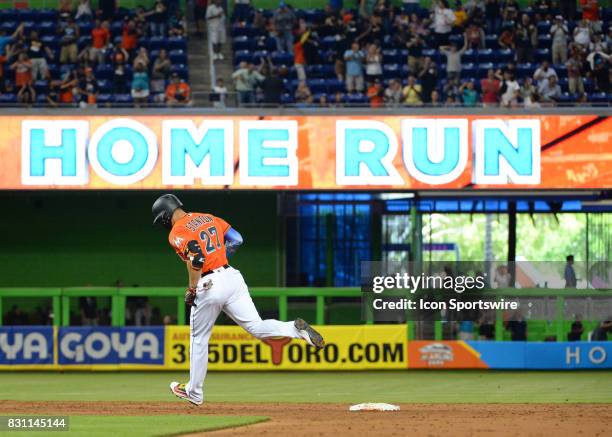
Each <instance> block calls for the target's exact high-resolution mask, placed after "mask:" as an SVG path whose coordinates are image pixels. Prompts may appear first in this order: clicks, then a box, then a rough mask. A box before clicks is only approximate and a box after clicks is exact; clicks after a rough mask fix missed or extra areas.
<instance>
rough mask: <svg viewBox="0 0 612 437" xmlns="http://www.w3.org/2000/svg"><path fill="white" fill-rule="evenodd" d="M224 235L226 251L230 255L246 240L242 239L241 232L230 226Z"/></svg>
mask: <svg viewBox="0 0 612 437" xmlns="http://www.w3.org/2000/svg"><path fill="white" fill-rule="evenodd" d="M224 237H225V248H226V253H227V256H228V257H229V256H230V255H233V254H234V252H236V249H238V246H240V245H241V244H242V243H243V242H244V240H243V239H242V235H240V232H238V231H237V230H236V229H234V228H229V229H228V230H227V231H226V232H225V234H224Z"/></svg>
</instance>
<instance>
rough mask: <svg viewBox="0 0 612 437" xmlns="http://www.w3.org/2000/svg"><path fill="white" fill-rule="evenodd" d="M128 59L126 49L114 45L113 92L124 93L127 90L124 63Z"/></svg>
mask: <svg viewBox="0 0 612 437" xmlns="http://www.w3.org/2000/svg"><path fill="white" fill-rule="evenodd" d="M128 59H129V55H128V53H127V50H125V49H124V48H122V47H115V51H114V52H113V55H112V62H113V93H115V94H124V93H126V92H127V71H126V69H125V65H126V63H127V61H128Z"/></svg>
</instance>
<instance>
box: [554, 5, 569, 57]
mask: <svg viewBox="0 0 612 437" xmlns="http://www.w3.org/2000/svg"><path fill="white" fill-rule="evenodd" d="M568 35H569V31H568V30H567V24H566V23H565V22H564V21H563V17H562V16H561V15H557V16H556V17H555V22H554V23H553V25H552V26H550V36H551V37H552V46H551V50H552V62H553V64H565V62H566V61H567V38H568Z"/></svg>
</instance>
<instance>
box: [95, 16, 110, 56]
mask: <svg viewBox="0 0 612 437" xmlns="http://www.w3.org/2000/svg"><path fill="white" fill-rule="evenodd" d="M110 37H111V33H110V30H109V26H108V21H105V22H103V23H101V22H100V20H96V25H95V27H94V28H93V29H92V30H91V43H92V44H91V46H92V52H93V56H95V58H96V60H97V62H98V64H103V63H104V55H105V51H106V47H107V46H108V44H109V43H110Z"/></svg>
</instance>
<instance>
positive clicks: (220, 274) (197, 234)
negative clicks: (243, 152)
mask: <svg viewBox="0 0 612 437" xmlns="http://www.w3.org/2000/svg"><path fill="white" fill-rule="evenodd" d="M151 210H152V213H153V223H154V224H159V225H161V226H163V227H164V228H166V229H168V230H169V231H170V233H169V235H168V242H169V243H170V245H171V246H172V248H173V249H174V251H175V252H176V253H177V255H178V256H179V258H180V259H181V261H183V262H184V263H185V265H186V267H187V273H188V284H189V285H188V289H187V292H186V293H185V303H186V304H187V305H189V306H190V307H191V316H190V331H191V341H190V350H191V354H190V361H189V382H188V383H186V384H181V383H179V382H176V381H174V382H172V383H170V390H171V391H172V393H173V394H174V395H175V396H177V397H179V398H181V399H184V400H187V401H189V402H191V403H193V404H195V405H201V404H202V403H203V402H204V393H203V385H204V379H205V378H206V371H207V368H208V342H209V340H210V335H211V333H212V329H213V326H214V324H215V321H216V320H217V317H218V316H219V313H221V311H223V312H224V313H225V314H227V315H228V316H229V317H230V318H231V319H232V320H234V321H235V322H236V323H237V324H238V325H240V326H241V327H242V328H243V329H244V330H246V331H247V332H248V333H249V334H251V335H252V336H253V337H255V338H270V337H289V338H296V339H303V340H305V341H306V342H307V343H308V344H309V345H311V346H313V347H315V348H316V349H322V348H323V347H324V346H325V341H324V340H323V337H322V336H321V334H319V333H318V332H317V331H316V330H315V329H313V328H312V327H311V326H310V325H309V324H308V323H306V322H305V321H304V320H302V319H296V320H295V321H292V322H281V321H279V320H274V319H268V320H262V319H261V317H260V316H259V313H258V312H257V308H255V304H253V300H252V299H251V296H250V294H249V289H248V287H247V285H246V283H245V281H244V278H243V277H242V274H241V273H240V271H238V270H236V269H235V268H233V267H231V266H230V265H229V262H228V257H229V256H230V255H231V254H232V253H233V252H234V251H235V250H236V249H237V248H238V246H240V245H242V244H243V239H242V236H241V235H240V234H239V233H238V231H236V230H235V229H233V228H232V227H231V226H230V225H229V223H227V222H226V221H225V220H223V219H222V218H220V217H215V216H214V215H212V214H208V213H197V212H186V211H185V210H184V209H183V203H182V202H181V201H180V200H179V199H178V198H177V197H176V196H175V195H173V194H164V195H163V196H160V197H159V198H158V199H157V200H156V201H155V203H153V207H152V209H151Z"/></svg>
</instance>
